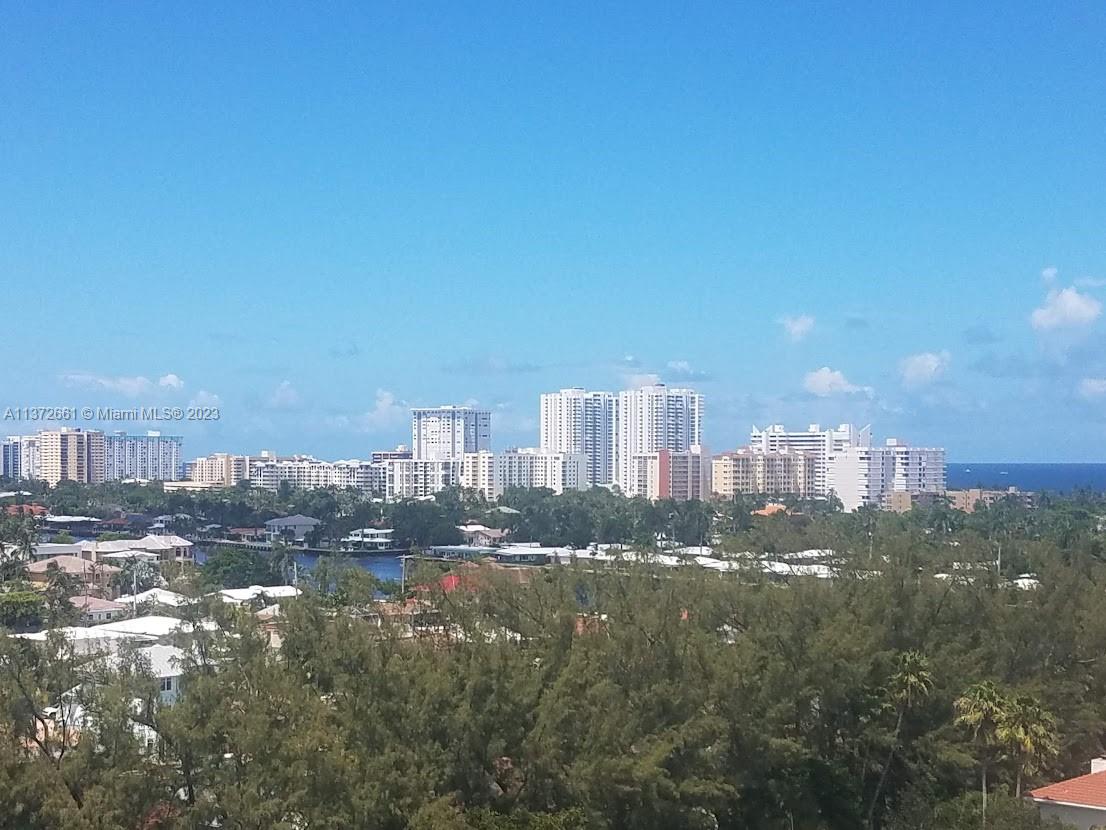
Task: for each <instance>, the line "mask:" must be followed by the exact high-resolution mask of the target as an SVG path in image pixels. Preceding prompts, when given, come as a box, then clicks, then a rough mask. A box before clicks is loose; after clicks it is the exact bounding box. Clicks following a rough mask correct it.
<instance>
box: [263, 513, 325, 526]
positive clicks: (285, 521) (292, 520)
mask: <svg viewBox="0 0 1106 830" xmlns="http://www.w3.org/2000/svg"><path fill="white" fill-rule="evenodd" d="M318 524H322V522H320V521H319V520H318V519H313V518H311V517H310V516H304V515H302V514H300V513H297V514H296V515H295V516H283V517H281V518H279V519H269V521H267V522H265V527H294V526H296V525H318Z"/></svg>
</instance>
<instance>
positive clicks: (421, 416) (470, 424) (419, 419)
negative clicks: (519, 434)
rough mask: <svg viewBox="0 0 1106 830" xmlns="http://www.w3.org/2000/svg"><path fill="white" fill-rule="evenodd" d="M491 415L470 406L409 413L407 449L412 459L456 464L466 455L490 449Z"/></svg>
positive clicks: (435, 408) (484, 410)
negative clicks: (409, 450) (409, 431)
mask: <svg viewBox="0 0 1106 830" xmlns="http://www.w3.org/2000/svg"><path fill="white" fill-rule="evenodd" d="M491 445H492V413H491V411H490V410H487V409H474V408H473V407H471V406H439V407H434V408H431V409H412V410H411V450H412V455H413V457H414V458H415V459H418V460H424V461H460V460H461V456H463V455H464V454H465V453H467V452H480V450H490V449H491Z"/></svg>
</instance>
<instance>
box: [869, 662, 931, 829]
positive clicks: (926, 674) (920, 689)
mask: <svg viewBox="0 0 1106 830" xmlns="http://www.w3.org/2000/svg"><path fill="white" fill-rule="evenodd" d="M932 689H933V675H932V674H931V673H930V671H929V661H928V660H926V657H925V655H924V654H922V653H920V652H917V651H906V652H903V653H902V654H900V655H899V660H898V666H897V668H896V670H895V673H894V674H893V675H892V676H891V682H890V684H888V689H887V691H888V693H889V695H890V697H891V700H892V701H893V702H894V704H895V710H896V712H897V714H896V717H895V731H894V733H893V734H892V736H891V749H890V750H889V751H888V753H887V761H886V762H885V763H884V765H883V770H882V771H881V772H880V775H879V781H878V782H877V783H876V791H875V792H874V793H873V794H872V803H871V804H870V805H869V807H868V827H869V828H871V827H872V826H873V824H874V821H875V814H876V805H877V804H878V803H879V797H880V794H881V793H882V792H883V785H884V784H886V783H887V775H888V773H889V772H890V771H891V764H892V763H893V762H894V760H895V752H896V751H897V750H898V747H899V736H900V735H901V734H902V723H903V719H904V718H905V717H906V713H907V711H908V710H909V709H910V708H911V707H912V706H914V704H915V703H917V702H918V701H920V700H922V699H923V698H926V697H928V696H929V693H930V691H932Z"/></svg>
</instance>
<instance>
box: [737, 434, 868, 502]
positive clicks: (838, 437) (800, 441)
mask: <svg viewBox="0 0 1106 830" xmlns="http://www.w3.org/2000/svg"><path fill="white" fill-rule="evenodd" d="M870 446H872V428H871V427H870V426H866V427H862V428H859V429H858V428H857V427H855V426H853V425H852V424H842V425H841V426H839V427H837V429H822V427H821V426H820V425H818V424H811V425H810V426H809V427H807V429H806V431H805V432H800V431H795V432H789V431H788V430H786V429H784V427H783V425H782V424H772V425H771V426H769V427H768V428H767V429H763V430H762V429H758V428H757V427H753V430H752V432H751V433H750V434H749V447H750V448H751V449H752V450H754V451H755V452H763V453H782V452H798V453H810V454H812V455H814V457H815V458H814V487H813V493H814V495H816V496H826V495H829V479H828V475H829V463H830V461H831V460H832V459H833V457H834V456H835V455H836V454H838V453H840V452H843V451H844V450H846V449H848V448H850V447H870Z"/></svg>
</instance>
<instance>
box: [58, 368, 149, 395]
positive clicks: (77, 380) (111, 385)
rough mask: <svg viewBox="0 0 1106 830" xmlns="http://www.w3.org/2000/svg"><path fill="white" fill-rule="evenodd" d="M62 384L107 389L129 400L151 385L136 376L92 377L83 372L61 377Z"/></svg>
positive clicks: (143, 378)
mask: <svg viewBox="0 0 1106 830" xmlns="http://www.w3.org/2000/svg"><path fill="white" fill-rule="evenodd" d="M61 379H62V382H63V383H65V385H66V386H82V387H85V388H93V389H107V390H108V391H110V392H118V393H119V394H121V395H126V396H127V397H129V398H134V397H137V396H139V395H141V394H143V393H144V392H149V391H150V390H151V389H152V388H153V384H152V383H151V382H150V379H149V378H145V377H142V376H141V375H137V376H135V377H126V376H121V377H109V376H107V375H93V374H89V373H84V372H76V373H74V374H69V375H62V376H61Z"/></svg>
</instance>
